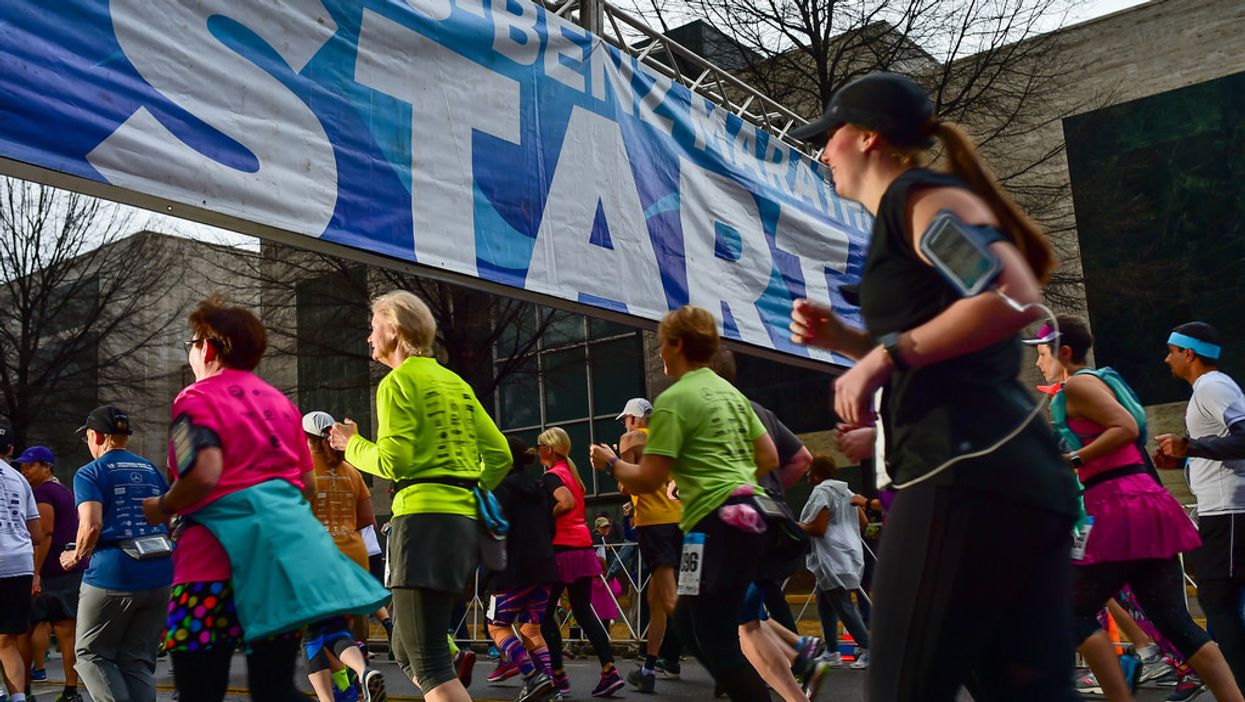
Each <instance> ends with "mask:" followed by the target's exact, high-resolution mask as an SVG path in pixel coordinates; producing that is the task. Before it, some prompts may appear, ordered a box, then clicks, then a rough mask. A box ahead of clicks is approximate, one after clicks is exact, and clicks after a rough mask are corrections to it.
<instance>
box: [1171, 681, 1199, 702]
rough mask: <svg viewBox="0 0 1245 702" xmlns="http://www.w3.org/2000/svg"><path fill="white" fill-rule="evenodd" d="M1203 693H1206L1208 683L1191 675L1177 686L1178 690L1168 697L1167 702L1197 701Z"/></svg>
mask: <svg viewBox="0 0 1245 702" xmlns="http://www.w3.org/2000/svg"><path fill="white" fill-rule="evenodd" d="M1203 692H1206V683H1204V682H1202V681H1201V680H1200V679H1199V678H1198V677H1197V676H1196V675H1190V676H1188V677H1187V678H1185V679H1184V680H1181V681H1180V684H1178V685H1176V689H1174V690H1172V692H1171V694H1170V695H1168V696H1167V702H1186V700H1192V699H1197V698H1198V697H1200V696H1201V694H1202V693H1203Z"/></svg>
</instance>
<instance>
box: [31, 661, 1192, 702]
mask: <svg viewBox="0 0 1245 702" xmlns="http://www.w3.org/2000/svg"><path fill="white" fill-rule="evenodd" d="M948 655H954V653H949V654H948ZM373 664H374V665H375V666H376V667H377V668H379V669H380V670H381V671H382V672H383V673H384V674H385V680H386V684H387V687H388V691H389V699H390V700H393V702H405V701H407V700H419V699H422V697H420V696H419V690H418V688H416V687H415V685H414V684H412V683H411V682H410V681H409V680H406V679H405V678H404V677H403V675H402V672H401V671H400V670H398V667H397V665H396V664H394V663H391V662H389V661H388V660H386V659H385V657H384V655H383V654H382V655H379V656H376V657H375V658H374V659H373ZM494 665H495V662H494V661H491V660H489V659H488V658H485V657H484V656H480V660H479V663H478V664H477V665H476V668H475V674H474V676H473V681H472V685H471V688H470V692H471V696H472V698H473V699H474V700H477V702H510V701H511V700H513V699H514V697H515V695H517V694H518V691H519V683H518V678H517V677H516V678H511V679H510V680H508V681H505V682H503V683H500V684H497V685H490V684H489V683H488V681H487V680H486V679H485V677H486V676H487V675H488V673H489V671H491V670H492V669H493V666H494ZM636 665H637V664H636V663H635V662H634V661H626V660H619V667H620V669H621V671H622V673H623V674H624V675H625V674H626V673H627V672H630V670H631V669H632V668H633V667H635V666H636ZM47 671H48V681H47V682H42V683H35V685H34V687H33V689H32V691H33V692H34V693H35V695H36V699H37V700H38V701H39V702H52V701H53V700H55V699H56V697H57V695H59V694H60V691H61V686H62V685H63V684H64V682H63V681H64V677H63V672H62V669H61V661H60V659H59V657H56V658H53V659H52V660H50V661H48V665H47ZM567 671H568V672H569V673H570V676H571V687H572V695H571V699H574V700H590V699H591V697H590V695H589V692H590V691H591V690H592V688H593V686H594V685H595V684H596V682H597V676H598V674H599V672H600V669H599V667H598V666H597V664H596V661H585V660H578V661H567ZM864 679H865V673H864V672H863V671H857V670H850V669H848V668H847V667H846V666H844V667H843V668H838V669H833V670H831V671H830V674H829V676H828V680H827V682H826V684H825V685H823V687H822V690H821V692H820V694H819V695H818V696H817V701H818V702H863V700H864V699H865V698H864ZM156 682H157V686H158V696H157V699H158V700H160V702H164V701H166V700H173V699H175V697H174V696H173V675H172V672H171V670H170V668H169V662H168V659H167V658H162V659H160V660H159V662H158V666H157V670H156ZM300 683H301V687H302V688H303V689H304V690H306V691H307V692H308V694H309V695H310V691H311V687H310V685H307V684H306V679H305V678H303V679H301V680H300ZM712 690H713V683H712V680H711V679H710V677H709V675H708V673H707V672H706V671H705V670H704V668H702V667H701V666H700V665H699V664H698V663H696V662H695V661H690V660H689V661H684V663H683V674H682V676H681V677H680V679H679V680H663V679H659V680H658V681H657V692H656V694H654V695H643V694H640V693H638V692H635V691H634V690H633V689H631V688H630V687H628V688H624V689H623V690H622V691H620V692H619V694H618V695H617V696H616V698H617V699H626V698H630V699H633V700H706V701H707V700H712V699H713V698H712ZM1170 691H1171V688H1143V689H1142V690H1140V691H1139V692H1138V695H1137V700H1138V702H1161V701H1162V700H1164V699H1165V698H1166V697H1167V695H1168V693H1169V692H1170ZM82 693H83V698H84V699H87V700H89V699H90V696H89V695H88V694H87V693H86V691H85V690H82ZM226 699H227V700H230V701H231V702H233V701H237V702H241V701H242V700H248V699H250V697H249V695H248V694H247V690H246V663H245V661H244V659H243V658H242V657H241V656H235V658H234V665H233V669H232V671H231V680H230V694H229V696H228V697H226ZM775 699H778V698H775ZM960 699H961V700H971V699H972V698H971V697H969V696H968V695H967V694H966V693H963V692H962V693H961V694H960ZM1087 699H1095V698H1093V697H1089V698H1087ZM1097 699H1102V698H1097ZM1199 699H1200V700H1201V702H1209V700H1210V699H1211V697H1210V695H1209V694H1203V695H1202V696H1201V697H1200V698H1199Z"/></svg>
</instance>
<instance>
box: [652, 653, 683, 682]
mask: <svg viewBox="0 0 1245 702" xmlns="http://www.w3.org/2000/svg"><path fill="white" fill-rule="evenodd" d="M656 667H657V672H658V673H661V675H662V677H664V678H669V679H671V680H678V679H679V676H680V675H682V674H683V666H682V665H681V664H680V663H679V661H678V659H675V660H673V661H672V660H667V659H665V658H658V659H657V666H656Z"/></svg>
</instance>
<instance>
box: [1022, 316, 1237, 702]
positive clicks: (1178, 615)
mask: <svg viewBox="0 0 1245 702" xmlns="http://www.w3.org/2000/svg"><path fill="white" fill-rule="evenodd" d="M1057 321H1058V324H1059V335H1058V336H1054V335H1046V336H1043V337H1042V338H1041V339H1039V340H1035V341H1036V343H1034V344H1033V345H1036V346H1037V348H1038V362H1037V365H1038V368H1039V369H1041V370H1042V372H1043V374H1044V375H1045V376H1046V379H1047V381H1051V382H1057V383H1061V384H1062V389H1060V390H1059V391H1058V392H1057V394H1056V396H1055V400H1054V401H1053V402H1052V412H1051V415H1052V419H1053V420H1054V423H1055V429H1056V431H1057V432H1058V433H1059V434H1060V435H1061V436H1063V437H1064V438H1065V441H1066V442H1067V443H1068V444H1069V445H1068V447H1067V448H1068V449H1069V451H1068V452H1067V453H1065V454H1064V459H1065V460H1066V461H1067V462H1068V465H1069V467H1070V468H1072V469H1075V470H1076V472H1077V477H1079V478H1080V480H1081V483H1082V484H1084V485H1085V492H1084V496H1085V511H1086V512H1088V513H1089V516H1091V517H1093V518H1094V523H1093V528H1092V529H1091V530H1090V532H1089V538H1088V540H1087V542H1086V545H1085V546H1086V548H1085V554H1084V557H1083V558H1081V559H1080V560H1078V561H1076V562H1075V563H1076V565H1077V566H1078V567H1077V568H1075V578H1074V581H1073V604H1074V607H1075V615H1076V619H1075V622H1076V627H1077V630H1076V637H1077V641H1078V643H1079V644H1080V645H1079V648H1078V651H1080V653H1081V655H1082V656H1084V657H1085V660H1086V662H1087V663H1088V664H1089V667H1090V669H1091V670H1093V672H1094V675H1095V676H1096V677H1097V679H1098V682H1099V684H1100V685H1101V686H1102V689H1103V692H1104V693H1105V695H1106V697H1107V699H1109V700H1111V701H1112V702H1119V701H1120V700H1129V699H1132V694H1131V690H1130V685H1129V684H1128V682H1127V681H1126V680H1125V679H1124V675H1123V672H1122V671H1121V667H1120V664H1119V663H1118V662H1117V661H1116V657H1115V650H1114V648H1113V646H1112V644H1111V641H1110V638H1109V637H1108V636H1107V634H1106V632H1104V631H1103V630H1102V629H1101V628H1100V627H1099V624H1098V611H1099V610H1100V609H1102V608H1103V606H1104V605H1105V604H1106V602H1107V600H1108V599H1111V598H1112V597H1114V596H1115V595H1116V594H1117V593H1118V592H1119V591H1120V590H1121V589H1123V587H1124V585H1126V584H1127V585H1129V586H1130V587H1131V588H1132V591H1133V594H1134V595H1135V596H1136V598H1137V602H1138V603H1139V604H1140V605H1141V607H1142V609H1143V610H1145V613H1146V616H1147V617H1148V618H1149V619H1150V621H1151V622H1152V623H1153V624H1154V626H1155V628H1157V629H1158V631H1159V632H1160V633H1161V634H1162V635H1163V636H1164V637H1166V638H1167V639H1168V640H1170V641H1171V643H1172V644H1173V645H1174V646H1175V647H1176V648H1177V649H1178V650H1179V651H1180V654H1181V655H1182V656H1184V658H1185V660H1187V661H1188V662H1189V664H1190V665H1192V666H1193V668H1194V670H1196V671H1197V672H1198V674H1199V675H1201V677H1202V680H1203V681H1205V682H1206V685H1207V686H1208V687H1209V688H1210V689H1211V691H1212V692H1213V693H1214V696H1215V699H1217V700H1220V701H1221V702H1224V701H1227V700H1238V701H1239V700H1241V699H1242V697H1241V692H1240V690H1238V689H1237V686H1236V681H1235V680H1234V679H1233V677H1232V672H1231V671H1230V670H1229V669H1228V664H1227V662H1226V661H1225V660H1224V657H1223V654H1222V653H1220V651H1219V647H1218V646H1217V645H1215V644H1214V643H1213V642H1212V641H1211V640H1210V637H1209V636H1207V635H1206V632H1205V631H1203V630H1202V629H1201V628H1199V627H1198V626H1197V625H1196V624H1195V623H1194V622H1193V619H1192V617H1190V616H1189V610H1188V608H1187V607H1186V606H1185V602H1184V594H1183V593H1184V570H1183V569H1182V568H1181V566H1180V561H1179V560H1178V559H1177V555H1178V554H1180V553H1182V552H1184V551H1189V550H1192V549H1194V548H1196V547H1197V546H1198V545H1199V544H1200V543H1201V541H1200V540H1199V539H1198V535H1197V532H1196V530H1194V528H1193V525H1192V524H1191V523H1190V522H1189V519H1188V517H1186V516H1185V514H1184V511H1183V510H1182V509H1181V508H1180V505H1179V504H1178V503H1177V502H1176V500H1175V498H1173V497H1172V496H1171V494H1169V493H1168V492H1167V490H1166V489H1164V488H1163V486H1162V485H1160V484H1159V483H1158V481H1157V480H1156V479H1155V478H1154V476H1153V475H1151V473H1150V471H1149V470H1148V469H1147V467H1146V464H1145V457H1144V455H1143V454H1142V453H1141V449H1140V448H1138V446H1137V439H1138V437H1139V436H1140V435H1141V431H1142V427H1139V426H1138V424H1137V420H1136V419H1135V418H1134V417H1133V415H1132V414H1131V413H1130V412H1129V411H1128V409H1127V408H1126V407H1125V406H1124V405H1123V404H1122V403H1121V402H1120V400H1119V398H1118V397H1117V396H1116V394H1115V391H1114V390H1113V389H1112V387H1111V386H1110V385H1108V384H1107V383H1106V382H1105V381H1104V380H1103V379H1102V378H1100V377H1098V376H1097V375H1096V374H1095V373H1094V372H1091V370H1090V367H1089V365H1088V363H1087V356H1088V354H1089V350H1090V347H1091V346H1092V345H1093V337H1092V336H1091V335H1090V332H1089V326H1088V325H1087V324H1086V323H1085V321H1084V320H1081V319H1080V318H1077V317H1072V316H1061V317H1059V318H1058V320H1057Z"/></svg>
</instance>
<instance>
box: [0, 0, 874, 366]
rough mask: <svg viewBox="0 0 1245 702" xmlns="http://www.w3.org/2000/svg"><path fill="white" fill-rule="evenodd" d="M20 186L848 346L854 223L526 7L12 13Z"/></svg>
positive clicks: (579, 35) (208, 4)
mask: <svg viewBox="0 0 1245 702" xmlns="http://www.w3.org/2000/svg"><path fill="white" fill-rule="evenodd" d="M30 166H33V167H35V169H36V171H35V172H36V173H37V174H38V175H37V177H38V178H39V179H43V180H48V181H49V182H53V183H54V184H57V185H61V186H65V187H71V188H73V187H77V188H81V189H87V190H89V188H88V187H86V186H88V185H90V184H91V183H84V182H83V181H91V182H92V183H98V184H105V185H107V186H111V188H110V189H108V190H107V192H108V193H110V196H111V197H115V198H116V199H119V200H123V201H130V202H133V203H135V204H141V205H145V206H149V207H150V206H152V203H153V202H157V203H170V204H172V203H176V204H179V205H183V206H186V207H189V208H192V209H191V210H190V211H191V212H194V211H199V212H206V213H212V214H213V215H215V216H216V217H217V218H218V221H226V222H230V223H231V224H232V225H233V226H235V228H238V229H240V230H243V231H247V232H249V233H253V234H259V235H263V234H264V233H265V232H268V233H272V232H274V231H280V232H286V233H293V234H297V235H302V236H305V237H307V238H308V239H307V241H306V245H307V246H309V247H312V248H314V247H315V244H316V243H317V240H323V241H329V242H334V243H337V244H341V245H344V246H347V247H352V248H355V249H359V250H363V251H367V252H371V253H374V254H379V255H382V256H386V257H391V258H396V259H400V260H404V261H409V262H414V263H416V264H420V265H423V266H429V267H433V268H437V269H441V270H444V271H449V272H451V273H454V274H457V275H458V276H461V277H464V278H469V279H479V280H484V281H489V282H491V283H495V284H501V285H504V286H509V287H511V288H517V289H519V290H524V291H528V292H530V293H538V294H541V295H549V296H553V297H556V298H560V299H562V300H569V301H572V302H575V303H580V304H585V305H590V306H593V307H597V308H603V309H608V310H612V311H614V312H618V313H624V314H628V315H633V316H636V317H641V318H644V319H649V320H657V319H660V318H661V316H662V315H663V314H664V313H665V312H666V311H668V310H670V309H674V308H676V307H678V306H680V305H683V304H687V303H691V304H696V305H700V306H703V307H706V308H708V309H709V310H711V311H713V312H714V313H715V314H717V315H718V316H719V317H720V319H721V320H722V322H723V332H724V334H725V335H726V336H727V337H728V338H733V339H736V340H739V341H742V342H745V343H748V344H752V345H756V346H760V347H764V348H766V349H771V350H777V351H780V352H785V353H789V354H795V355H798V356H805V357H808V356H812V357H813V358H817V359H821V360H836V359H833V358H832V357H831V356H830V355H829V354H826V353H820V352H815V351H814V352H810V351H809V350H808V349H805V348H803V347H799V346H796V345H794V344H792V343H791V342H790V340H789V332H788V330H787V325H788V322H789V319H788V318H789V314H790V309H791V303H792V300H794V299H797V298H800V297H808V298H811V299H813V300H819V301H823V302H829V303H831V304H833V305H834V307H835V308H836V309H838V310H839V311H840V313H842V314H843V315H845V316H846V317H847V318H848V319H849V320H854V321H856V322H858V321H859V314H858V311H857V310H856V309H855V308H853V307H851V306H849V305H847V304H845V303H844V301H843V299H842V297H841V296H840V295H839V293H838V290H839V287H840V286H841V285H844V284H848V283H854V282H856V281H857V280H858V279H859V276H860V272H861V269H862V267H863V263H864V252H865V249H866V246H867V236H868V234H867V232H868V227H869V224H870V222H869V217H868V215H867V213H866V212H865V211H864V210H863V209H862V208H861V207H860V206H859V205H857V204H855V203H851V202H848V201H842V200H839V199H838V198H837V197H836V196H835V195H834V192H833V188H832V187H831V186H830V185H829V183H828V181H827V178H826V172H825V169H824V167H822V166H821V165H820V164H817V163H815V162H813V161H812V160H811V159H809V158H808V157H807V156H804V155H801V154H800V153H799V152H797V151H796V150H794V149H792V148H791V147H789V146H787V145H786V144H783V143H782V142H780V141H779V140H778V139H776V138H773V137H772V136H770V135H768V134H767V133H765V132H764V131H762V130H759V129H757V128H755V127H754V126H752V125H750V124H748V123H745V122H744V121H742V120H740V119H739V118H737V117H735V116H734V115H732V114H730V113H729V112H727V111H726V110H724V109H722V108H720V107H718V106H717V105H715V104H713V103H711V102H709V101H707V100H706V99H704V98H703V97H700V96H697V95H694V94H692V93H691V92H689V91H688V90H687V89H685V88H684V87H682V86H680V85H677V84H672V82H671V81H670V80H668V79H666V78H664V77H661V76H659V75H657V74H655V73H654V72H652V71H650V70H648V69H647V68H645V67H642V66H641V65H640V64H639V63H637V62H636V61H635V60H634V59H633V58H631V57H630V56H628V55H626V54H625V53H623V52H621V51H619V50H618V49H617V48H616V47H614V46H612V45H610V44H609V43H607V42H605V41H604V40H602V39H600V38H598V37H595V36H593V35H591V34H589V33H588V32H586V31H585V30H584V29H582V28H580V27H578V26H576V25H574V24H572V23H570V22H568V21H566V20H564V19H562V18H560V17H558V16H556V15H554V14H552V13H550V12H546V11H545V10H544V9H543V8H542V7H540V6H538V5H536V4H533V3H531V2H528V0H406V1H405V2H403V1H401V0H323V1H321V0H168V1H165V2H151V1H150V0H110V1H108V0H58V1H56V2H47V1H46V0H5V2H3V3H2V4H0V171H5V172H9V173H15V172H24V173H27V174H28V173H30V168H29V167H30ZM22 167H25V168H24V170H23V168H22ZM191 216H193V215H191ZM219 218H224V219H219Z"/></svg>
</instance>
